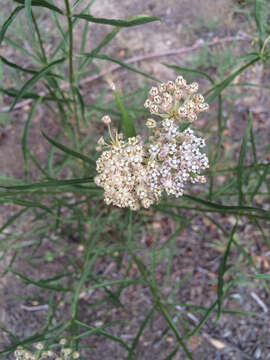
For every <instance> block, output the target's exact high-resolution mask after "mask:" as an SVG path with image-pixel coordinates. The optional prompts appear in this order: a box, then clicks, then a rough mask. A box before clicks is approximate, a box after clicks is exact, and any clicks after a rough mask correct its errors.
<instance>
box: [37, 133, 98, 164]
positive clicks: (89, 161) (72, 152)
mask: <svg viewBox="0 0 270 360" xmlns="http://www.w3.org/2000/svg"><path fill="white" fill-rule="evenodd" d="M41 133H42V135H43V136H44V137H45V138H46V139H47V140H48V141H49V142H50V143H51V144H53V145H54V146H56V147H57V148H58V149H60V150H62V151H63V152H65V153H66V154H69V155H71V156H74V157H76V158H78V159H81V160H83V161H85V162H87V163H88V164H90V165H92V166H96V163H95V161H94V160H92V159H90V158H89V157H87V156H85V155H83V154H80V153H78V152H77V151H74V150H72V149H69V148H68V147H66V146H65V145H63V144H60V143H58V142H57V141H56V140H54V139H52V138H50V137H49V136H48V135H46V134H45V132H44V131H41Z"/></svg>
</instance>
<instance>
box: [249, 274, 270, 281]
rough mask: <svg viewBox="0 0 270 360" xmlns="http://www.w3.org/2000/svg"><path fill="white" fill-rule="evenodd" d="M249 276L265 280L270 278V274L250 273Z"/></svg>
mask: <svg viewBox="0 0 270 360" xmlns="http://www.w3.org/2000/svg"><path fill="white" fill-rule="evenodd" d="M248 276H250V277H255V278H258V279H263V280H270V274H248Z"/></svg>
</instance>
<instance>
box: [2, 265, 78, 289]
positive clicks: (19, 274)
mask: <svg viewBox="0 0 270 360" xmlns="http://www.w3.org/2000/svg"><path fill="white" fill-rule="evenodd" d="M8 270H9V271H10V272H12V273H13V274H14V275H17V276H19V277H20V278H21V279H22V280H23V281H25V282H26V283H28V284H32V285H35V286H37V287H40V288H42V289H47V290H55V291H64V292H68V291H71V290H72V289H71V288H63V287H61V286H53V285H48V284H46V283H44V282H42V281H35V280H32V279H29V278H28V277H27V276H25V275H23V274H21V273H19V272H18V271H16V270H14V269H12V268H9V269H8Z"/></svg>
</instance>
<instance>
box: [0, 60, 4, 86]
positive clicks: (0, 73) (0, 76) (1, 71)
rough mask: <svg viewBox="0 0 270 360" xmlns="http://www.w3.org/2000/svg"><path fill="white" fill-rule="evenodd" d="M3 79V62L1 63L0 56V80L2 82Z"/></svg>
mask: <svg viewBox="0 0 270 360" xmlns="http://www.w3.org/2000/svg"><path fill="white" fill-rule="evenodd" d="M2 77H3V62H2V56H0V80H2Z"/></svg>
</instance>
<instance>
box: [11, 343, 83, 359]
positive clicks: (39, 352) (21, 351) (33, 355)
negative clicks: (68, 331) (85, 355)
mask: <svg viewBox="0 0 270 360" xmlns="http://www.w3.org/2000/svg"><path fill="white" fill-rule="evenodd" d="M66 344H67V340H66V339H61V340H60V342H59V346H60V347H61V349H60V351H58V352H56V351H53V350H46V349H45V347H44V344H43V343H41V342H40V343H37V344H35V350H34V351H30V350H27V349H25V348H23V347H21V346H19V347H18V348H17V349H16V350H15V352H14V355H15V358H16V360H41V359H48V360H49V359H51V360H75V359H79V358H80V353H79V352H78V351H72V349H71V348H69V347H66Z"/></svg>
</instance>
